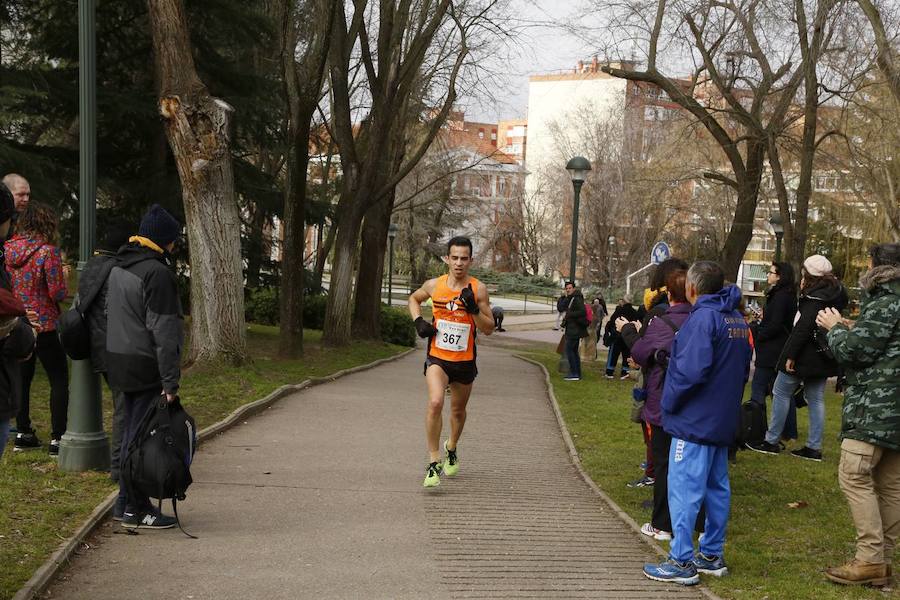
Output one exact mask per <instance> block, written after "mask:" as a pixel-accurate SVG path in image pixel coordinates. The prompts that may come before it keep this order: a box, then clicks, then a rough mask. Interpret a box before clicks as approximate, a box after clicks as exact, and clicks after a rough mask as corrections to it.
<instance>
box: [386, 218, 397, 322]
mask: <svg viewBox="0 0 900 600" xmlns="http://www.w3.org/2000/svg"><path fill="white" fill-rule="evenodd" d="M397 229H398V227H397V224H396V223H391V224H390V225H388V244H389V245H390V250H389V251H388V252H389V254H388V306H392V302H391V299H392V297H391V294H392V293H393V291H394V238H395V237H397Z"/></svg>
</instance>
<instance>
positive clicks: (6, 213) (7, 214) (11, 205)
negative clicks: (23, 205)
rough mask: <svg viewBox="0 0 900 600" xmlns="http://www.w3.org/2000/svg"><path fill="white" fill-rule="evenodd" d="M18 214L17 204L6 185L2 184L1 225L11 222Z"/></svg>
mask: <svg viewBox="0 0 900 600" xmlns="http://www.w3.org/2000/svg"><path fill="white" fill-rule="evenodd" d="M14 214H16V202H15V200H13V195H12V192H11V191H9V188H8V187H6V184H4V183H3V182H0V223H5V222H7V221H9V220H10V219H11V218H12V216H13V215H14Z"/></svg>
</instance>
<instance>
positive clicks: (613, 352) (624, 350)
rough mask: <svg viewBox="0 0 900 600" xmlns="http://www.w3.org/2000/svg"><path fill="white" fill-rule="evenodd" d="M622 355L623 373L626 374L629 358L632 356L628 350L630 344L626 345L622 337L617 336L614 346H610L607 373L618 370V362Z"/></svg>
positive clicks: (610, 373)
mask: <svg viewBox="0 0 900 600" xmlns="http://www.w3.org/2000/svg"><path fill="white" fill-rule="evenodd" d="M620 355H621V356H622V375H625V374H626V373H628V359H629V358H630V357H631V352H629V351H628V346H626V345H625V342H623V341H622V339H621V338H616V340H615V341H614V342H613V344H612V346H610V347H609V358H607V359H606V374H607V375H612V374H614V373H615V372H616V363H617V362H619V356H620Z"/></svg>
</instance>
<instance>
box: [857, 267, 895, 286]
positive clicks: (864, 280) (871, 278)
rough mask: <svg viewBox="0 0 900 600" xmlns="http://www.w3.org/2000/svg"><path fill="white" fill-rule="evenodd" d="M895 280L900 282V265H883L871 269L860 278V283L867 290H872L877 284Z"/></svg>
mask: <svg viewBox="0 0 900 600" xmlns="http://www.w3.org/2000/svg"><path fill="white" fill-rule="evenodd" d="M893 281H897V282H898V283H900V265H881V266H879V267H875V268H873V269H870V270H868V271H866V272H865V273H864V274H863V275H862V277H860V278H859V285H860V287H861V288H862V289H864V290H866V291H867V292H871V291H872V290H874V289H875V287H876V286H879V285H882V284H888V283H891V282H893Z"/></svg>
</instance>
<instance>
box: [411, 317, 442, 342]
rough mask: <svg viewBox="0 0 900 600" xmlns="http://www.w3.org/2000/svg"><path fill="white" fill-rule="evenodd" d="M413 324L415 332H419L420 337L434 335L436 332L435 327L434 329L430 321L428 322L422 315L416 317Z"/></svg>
mask: <svg viewBox="0 0 900 600" xmlns="http://www.w3.org/2000/svg"><path fill="white" fill-rule="evenodd" d="M415 326H416V332H417V333H418V334H419V337H420V338H430V337H434V335H435V334H436V333H437V329H435V328H434V326H433V325H432V324H431V323H429V322H428V321H426V320H425V319H423V318H422V317H419V318H418V319H416V322H415Z"/></svg>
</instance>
